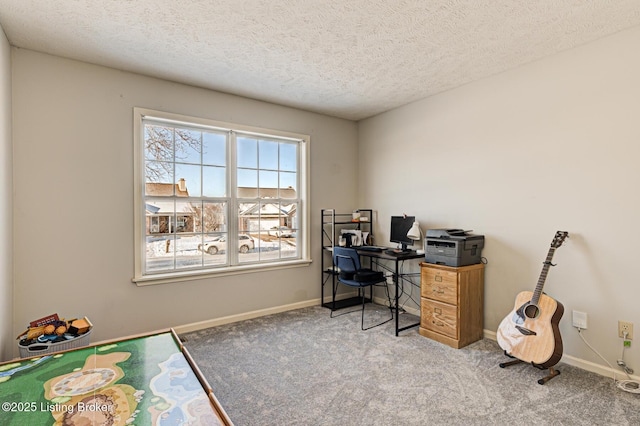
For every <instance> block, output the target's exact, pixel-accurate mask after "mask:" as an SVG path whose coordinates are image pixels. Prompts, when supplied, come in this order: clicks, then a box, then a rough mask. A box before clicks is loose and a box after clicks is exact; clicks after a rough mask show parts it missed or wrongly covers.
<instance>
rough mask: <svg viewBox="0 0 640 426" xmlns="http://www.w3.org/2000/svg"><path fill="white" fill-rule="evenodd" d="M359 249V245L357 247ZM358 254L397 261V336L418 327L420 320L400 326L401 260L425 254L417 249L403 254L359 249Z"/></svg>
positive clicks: (416, 257) (395, 278)
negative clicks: (419, 252) (417, 251)
mask: <svg viewBox="0 0 640 426" xmlns="http://www.w3.org/2000/svg"><path fill="white" fill-rule="evenodd" d="M356 250H357V247H356ZM357 252H358V255H360V256H362V257H369V258H371V259H378V260H390V261H392V262H395V272H393V283H394V284H395V286H396V295H395V300H396V308H395V309H396V336H397V335H398V333H399V332H401V331H404V330H407V329H409V328H413V327H417V326H419V325H420V322H417V323H415V324H411V325H407V326H405V327H402V328H399V326H400V325H399V316H398V313H399V309H400V306H399V304H400V303H399V301H398V299H399V297H398V295H399V293H400V280H401V279H402V277H401V276H400V262H403V261H405V260H411V259H420V258H424V254H418V253H416V252H415V251H411V252H408V253H401V254H397V255H396V254H387V253H385V252H384V251H380V252H376V251H368V250H357Z"/></svg>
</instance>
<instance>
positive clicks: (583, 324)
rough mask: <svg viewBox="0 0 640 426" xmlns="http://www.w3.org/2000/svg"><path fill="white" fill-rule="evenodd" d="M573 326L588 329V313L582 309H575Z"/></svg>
mask: <svg viewBox="0 0 640 426" xmlns="http://www.w3.org/2000/svg"><path fill="white" fill-rule="evenodd" d="M572 320H573V322H572V323H573V326H574V327H575V328H580V329H582V330H586V329H587V313H586V312H580V311H573V317H572Z"/></svg>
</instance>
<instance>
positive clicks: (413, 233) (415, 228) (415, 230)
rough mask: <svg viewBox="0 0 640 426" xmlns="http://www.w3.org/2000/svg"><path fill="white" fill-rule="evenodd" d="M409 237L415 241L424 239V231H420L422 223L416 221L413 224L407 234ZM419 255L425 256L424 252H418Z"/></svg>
mask: <svg viewBox="0 0 640 426" xmlns="http://www.w3.org/2000/svg"><path fill="white" fill-rule="evenodd" d="M407 237H408V238H410V239H412V240H413V241H420V240H421V239H422V231H421V230H420V223H419V222H418V221H417V220H416V221H415V222H413V225H412V226H411V229H409V232H407ZM416 253H418V254H424V250H416Z"/></svg>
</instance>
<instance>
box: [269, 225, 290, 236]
mask: <svg viewBox="0 0 640 426" xmlns="http://www.w3.org/2000/svg"><path fill="white" fill-rule="evenodd" d="M294 233H295V231H294V230H292V229H291V228H287V227H286V226H280V227H276V226H274V227H273V228H271V229H270V230H269V235H271V236H272V237H281V238H291V237H293V236H294Z"/></svg>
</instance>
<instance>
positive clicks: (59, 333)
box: [56, 325, 67, 336]
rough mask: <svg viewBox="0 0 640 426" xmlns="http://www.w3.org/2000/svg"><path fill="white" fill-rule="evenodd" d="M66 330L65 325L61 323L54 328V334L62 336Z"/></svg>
mask: <svg viewBox="0 0 640 426" xmlns="http://www.w3.org/2000/svg"><path fill="white" fill-rule="evenodd" d="M66 332H67V327H65V326H64V325H61V326H59V327H58V328H56V334H57V335H58V336H62V335H63V334H64V333H66Z"/></svg>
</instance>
